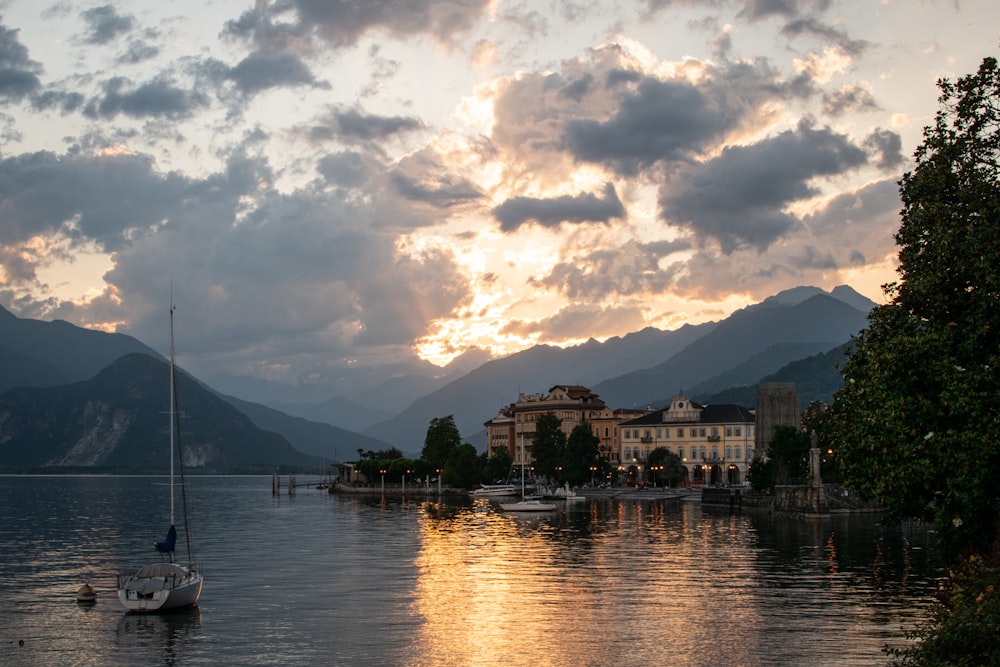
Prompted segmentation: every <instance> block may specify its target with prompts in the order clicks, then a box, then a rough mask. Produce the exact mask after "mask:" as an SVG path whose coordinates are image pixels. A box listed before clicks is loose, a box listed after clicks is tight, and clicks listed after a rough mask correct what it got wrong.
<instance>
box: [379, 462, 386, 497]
mask: <svg viewBox="0 0 1000 667" xmlns="http://www.w3.org/2000/svg"><path fill="white" fill-rule="evenodd" d="M379 472H380V473H381V474H382V495H383V496H384V495H385V468H382V469H381V470H379Z"/></svg>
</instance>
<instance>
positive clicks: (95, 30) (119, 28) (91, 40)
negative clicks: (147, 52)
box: [80, 5, 135, 44]
mask: <svg viewBox="0 0 1000 667" xmlns="http://www.w3.org/2000/svg"><path fill="white" fill-rule="evenodd" d="M80 18H82V19H83V21H84V22H85V23H86V24H87V34H86V36H85V37H84V38H83V41H85V42H87V43H88V44H107V43H108V42H112V41H114V40H115V39H117V38H118V36H119V35H122V34H124V33H127V32H129V31H130V30H132V27H133V26H134V25H135V19H133V18H132V17H131V16H123V15H121V14H119V13H118V10H117V9H115V8H114V6H113V5H101V6H100V7H91V8H90V9H87V10H85V11H83V12H80Z"/></svg>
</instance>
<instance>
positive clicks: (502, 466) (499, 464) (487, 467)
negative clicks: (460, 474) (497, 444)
mask: <svg viewBox="0 0 1000 667" xmlns="http://www.w3.org/2000/svg"><path fill="white" fill-rule="evenodd" d="M483 456H484V457H485V456H486V454H485V453H484V454H483ZM513 463H514V460H513V459H512V458H511V455H510V452H509V451H507V450H506V449H496V450H494V451H493V456H491V457H489V458H484V459H482V460H481V461H480V465H481V466H482V469H483V471H484V472H483V478H484V479H485V480H486V481H490V482H492V481H493V480H497V479H509V478H510V468H511V466H512V465H513Z"/></svg>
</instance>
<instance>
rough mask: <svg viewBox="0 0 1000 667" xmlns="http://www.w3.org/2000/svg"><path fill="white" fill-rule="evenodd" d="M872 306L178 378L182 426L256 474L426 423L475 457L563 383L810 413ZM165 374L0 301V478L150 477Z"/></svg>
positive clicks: (801, 304)
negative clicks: (500, 348) (29, 474)
mask: <svg viewBox="0 0 1000 667" xmlns="http://www.w3.org/2000/svg"><path fill="white" fill-rule="evenodd" d="M874 306H875V304H874V303H873V302H872V301H870V300H869V299H867V298H865V297H864V296H862V295H860V294H858V293H857V292H855V291H854V290H853V289H851V288H849V287H846V286H841V287H838V288H836V289H834V290H833V291H831V292H829V293H828V292H824V291H823V290H820V289H818V288H815V287H799V288H795V289H792V290H787V291H785V292H781V293H780V294H777V295H775V296H773V297H770V298H768V299H766V300H764V301H762V302H761V303H759V304H755V305H752V306H748V307H746V308H744V309H742V310H740V311H737V312H735V313H733V314H732V315H731V316H730V317H728V318H726V319H725V320H722V321H719V322H711V323H705V324H697V325H684V326H681V327H680V328H678V329H675V330H672V331H661V330H658V329H652V328H647V329H644V330H642V331H638V332H635V333H631V334H628V335H626V336H622V337H615V338H611V339H608V340H606V341H604V342H598V341H596V340H589V341H587V342H586V343H584V344H582V345H577V346H573V347H567V348H558V347H553V346H548V345H538V346H535V347H532V348H530V349H527V350H524V351H522V352H519V353H516V354H512V355H510V356H508V357H504V358H501V359H494V360H490V361H486V362H485V363H479V364H478V365H474V364H475V362H476V361H477V360H476V359H475V357H470V358H469V359H467V360H465V361H466V362H467V365H468V366H474V367H472V368H471V369H470V370H468V371H466V370H464V369H463V368H461V366H460V365H453V366H450V367H449V368H448V369H445V370H442V369H440V368H438V367H431V366H430V365H428V366H420V365H417V366H411V367H408V368H406V369H405V371H402V369H399V368H394V369H391V370H386V369H371V370H370V371H369V372H368V374H367V377H368V379H369V380H370V381H369V382H367V383H364V382H363V383H361V384H360V386H359V388H357V389H356V390H354V391H352V392H350V393H348V392H343V393H338V394H334V395H329V396H326V397H320V398H318V399H317V400H312V399H313V398H314V397H312V396H310V395H309V394H307V393H306V392H305V391H304V390H303V391H299V392H290V391H281V390H282V389H287V385H277V386H271V385H270V384H269V383H267V382H266V381H254V382H248V381H242V382H241V381H240V379H239V378H228V379H224V380H222V379H219V378H216V379H214V380H213V381H212V383H211V386H209V384H207V383H205V382H203V381H200V380H197V379H195V378H193V377H190V376H187V375H183V374H182V375H183V377H184V385H183V386H180V387H179V388H180V389H183V394H184V395H186V396H187V401H185V399H184V398H183V397H182V410H183V411H184V413H185V419H186V420H187V419H188V418H190V421H185V426H184V430H185V431H186V432H188V439H189V440H191V445H192V446H191V450H190V452H191V455H192V456H193V457H194V458H193V459H192V462H195V461H196V462H197V463H198V467H200V468H201V469H202V470H205V471H218V472H231V471H234V470H256V471H261V470H264V469H270V468H273V467H276V466H279V465H285V466H294V467H300V468H310V467H311V466H317V465H318V463H317V462H321V459H322V458H327V459H333V458H337V459H350V458H353V457H352V454H353V452H355V451H356V450H358V449H361V450H378V449H384V448H387V447H389V446H395V447H398V448H400V449H401V450H403V451H404V452H409V453H410V454H411V455H414V456H415V455H416V453H417V452H419V451H420V449H421V447H422V446H423V439H424V435H425V433H426V430H427V426H428V424H429V423H430V421H431V420H432V419H434V418H436V417H442V416H447V415H453V416H454V418H455V422H456V425H457V426H458V427H459V431H460V432H461V433H462V435H463V439H464V440H466V441H468V442H472V443H473V444H476V445H477V446H478V447H479V448H480V449H483V446H484V444H485V431H484V429H483V423H484V422H485V421H487V420H489V419H491V418H492V417H494V416H495V415H496V414H497V412H498V411H499V410H500V409H501V408H502V407H504V406H505V405H507V404H509V403H512V402H514V401H515V400H517V397H518V394H519V393H521V392H524V393H540V392H546V391H548V390H549V389H550V388H551V387H552V386H554V385H556V384H583V385H586V386H588V387H590V388H591V389H593V390H594V391H595V392H596V393H598V394H599V395H600V396H601V398H602V399H603V400H604V401H605V403H606V404H608V405H609V406H610V407H612V408H619V407H635V406H640V407H642V406H659V405H661V404H662V402H663V401H666V400H669V398H670V397H671V396H673V395H675V394H676V393H677V392H678V391H679V390H683V391H685V393H687V394H688V395H689V396H691V397H692V398H694V399H695V400H698V401H699V402H702V403H706V404H707V403H713V402H715V403H718V402H735V403H741V404H743V405H750V406H752V405H753V403H754V399H755V395H756V385H757V384H758V383H759V382H761V381H778V380H782V381H794V382H796V384H797V387H798V388H799V395H800V400H801V401H802V403H803V405H805V404H807V403H808V402H810V401H812V400H825V401H829V400H830V398H831V397H832V394H833V392H834V391H835V390H836V389H837V388H838V387H839V383H840V375H839V372H837V367H838V366H839V365H841V364H842V363H843V361H844V348H845V347H846V346H847V345H848V344H849V341H850V338H851V336H852V335H854V334H856V333H858V332H859V331H860V330H861V329H862V328H864V326H865V325H866V321H867V320H866V318H867V314H868V312H869V310H870V309H871V308H872V307H874ZM401 371H402V372H401ZM166 374H167V370H166V362H165V361H164V360H163V358H162V357H161V356H160V355H158V354H157V353H156V352H155V351H153V350H152V349H151V348H149V347H148V346H146V345H144V344H143V343H141V342H140V341H138V340H136V339H134V338H132V337H130V336H126V335H122V334H107V333H103V332H99V331H91V330H87V329H82V328H79V327H76V326H74V325H72V324H69V323H67V322H61V321H57V322H42V321H37V320H29V319H21V318H18V317H16V316H14V315H13V314H11V313H10V312H8V311H6V310H4V309H3V308H0V470H7V471H10V470H27V469H32V470H37V469H45V470H51V469H57V468H74V469H76V468H88V467H96V468H102V469H111V470H116V471H121V470H147V469H155V468H157V467H158V466H160V465H161V463H160V462H161V460H162V461H165V460H166V458H165V456H164V455H162V449H163V448H164V447H166V446H167V440H166V436H165V434H164V430H165V428H166V425H167V424H166V420H165V419H164V417H163V412H164V410H165V402H166V393H167V391H166V388H165V386H164V385H165V379H164V378H166V377H167V375H166ZM244 380H245V379H244ZM216 383H218V385H221V386H222V387H224V389H220V387H219V386H217V384H216ZM278 396H280V397H282V398H283V399H284V400H282V401H278V400H274V397H278ZM269 397H270V398H269ZM289 397H295V398H298V399H303V400H300V401H298V402H293V401H290V400H288V399H289ZM253 399H258V400H253ZM260 399H263V400H260ZM188 401H190V405H188ZM186 449H187V448H186ZM313 469H316V470H318V469H319V468H318V467H316V468H313Z"/></svg>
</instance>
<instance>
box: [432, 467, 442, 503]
mask: <svg viewBox="0 0 1000 667" xmlns="http://www.w3.org/2000/svg"><path fill="white" fill-rule="evenodd" d="M434 472H436V473H437V476H438V495H439V496H440V495H441V468H435V469H434Z"/></svg>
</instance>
